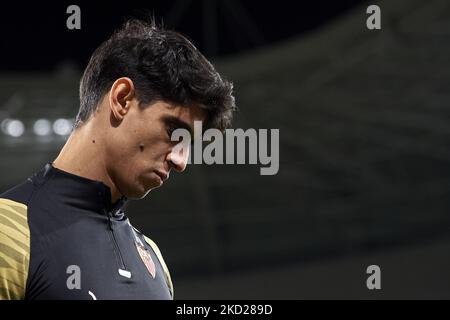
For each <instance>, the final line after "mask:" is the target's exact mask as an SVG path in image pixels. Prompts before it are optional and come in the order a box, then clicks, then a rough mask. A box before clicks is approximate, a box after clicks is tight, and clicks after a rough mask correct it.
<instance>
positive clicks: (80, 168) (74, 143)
mask: <svg viewBox="0 0 450 320" xmlns="http://www.w3.org/2000/svg"><path fill="white" fill-rule="evenodd" d="M90 122H92V121H90ZM90 122H88V123H86V124H85V125H83V126H82V127H81V128H78V129H77V130H75V131H74V132H73V133H72V134H71V135H70V137H69V139H68V140H67V142H66V144H65V145H64V147H63V148H62V150H61V152H60V153H59V155H58V157H57V158H56V159H55V160H54V161H53V166H54V167H55V168H58V169H60V170H63V171H66V172H69V173H72V174H75V175H77V176H81V177H84V178H87V179H91V180H96V181H101V182H103V183H104V184H105V185H107V186H108V187H109V188H110V189H111V200H112V202H116V201H117V200H118V199H119V198H120V197H121V194H120V193H119V191H118V190H117V187H116V186H115V185H114V183H113V181H112V179H111V177H110V176H109V174H108V171H107V167H106V162H105V157H104V151H103V148H102V140H103V137H102V136H101V135H99V134H98V133H97V134H96V133H95V132H94V130H93V125H92V124H91V123H90Z"/></svg>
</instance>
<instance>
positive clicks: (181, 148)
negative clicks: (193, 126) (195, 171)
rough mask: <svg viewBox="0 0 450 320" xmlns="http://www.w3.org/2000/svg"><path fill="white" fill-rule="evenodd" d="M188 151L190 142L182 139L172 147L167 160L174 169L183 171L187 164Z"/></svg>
mask: <svg viewBox="0 0 450 320" xmlns="http://www.w3.org/2000/svg"><path fill="white" fill-rule="evenodd" d="M189 152H190V144H189V143H186V142H183V141H182V142H180V143H178V144H177V145H175V146H174V147H173V148H172V150H171V151H170V153H169V154H168V155H167V161H168V162H169V163H170V165H171V167H173V168H174V169H175V170H176V171H178V172H183V171H184V170H185V169H186V166H187V162H188V159H189Z"/></svg>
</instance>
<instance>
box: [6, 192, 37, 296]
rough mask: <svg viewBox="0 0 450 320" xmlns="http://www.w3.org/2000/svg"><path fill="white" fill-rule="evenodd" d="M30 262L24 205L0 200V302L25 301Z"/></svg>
mask: <svg viewBox="0 0 450 320" xmlns="http://www.w3.org/2000/svg"><path fill="white" fill-rule="evenodd" d="M29 261H30V229H29V226H28V208H27V205H26V204H24V203H21V202H18V201H15V200H11V199H8V198H0V300H2V299H22V298H24V296H25V287H26V281H27V277H28V269H29Z"/></svg>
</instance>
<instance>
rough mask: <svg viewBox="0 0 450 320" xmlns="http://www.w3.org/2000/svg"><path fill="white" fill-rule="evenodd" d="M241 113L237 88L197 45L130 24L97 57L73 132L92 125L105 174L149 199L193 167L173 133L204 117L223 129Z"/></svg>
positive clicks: (121, 187) (83, 85)
mask: <svg viewBox="0 0 450 320" xmlns="http://www.w3.org/2000/svg"><path fill="white" fill-rule="evenodd" d="M234 109H235V104H234V97H233V95H232V85H231V83H229V82H227V81H225V80H223V79H222V78H221V77H220V75H219V74H218V73H217V71H216V70H215V69H214V67H213V66H212V65H211V63H209V62H208V60H207V59H206V58H205V57H204V56H203V55H202V54H201V53H200V52H199V51H198V50H197V49H196V48H195V47H194V45H193V44H192V43H191V42H189V41H188V40H187V39H186V38H185V37H183V36H182V35H180V34H179V33H177V32H174V31H169V30H162V29H160V28H158V27H156V26H155V24H154V23H150V24H147V23H144V22H142V21H137V20H131V21H128V22H127V23H126V24H125V25H124V26H123V27H122V28H121V29H119V30H117V31H116V32H115V33H114V34H113V35H112V36H111V37H110V38H109V39H108V40H107V41H105V42H104V43H103V44H101V45H100V47H98V48H97V49H96V50H95V52H94V53H93V55H92V57H91V59H90V61H89V64H88V66H87V67H86V70H85V71H84V74H83V77H82V79H81V83H80V110H79V113H78V115H77V117H76V120H75V125H74V129H75V133H76V132H77V131H80V130H83V128H85V127H88V130H89V131H90V132H95V135H96V136H98V137H101V140H100V141H101V143H102V149H101V150H102V152H103V154H102V156H103V158H104V159H103V161H104V162H105V169H106V170H107V173H108V175H109V177H110V178H111V180H112V182H113V183H114V185H115V186H116V187H117V189H118V191H119V192H120V193H121V194H122V195H125V196H127V197H129V198H142V197H144V196H145V195H146V194H147V193H148V192H149V191H150V190H151V189H153V188H156V187H158V186H160V185H161V180H160V179H162V180H165V178H166V175H167V174H168V173H169V171H170V170H171V169H172V168H173V169H175V170H177V171H180V172H181V171H183V170H184V169H185V167H186V164H187V157H188V154H187V152H184V153H183V154H180V153H179V151H177V152H175V150H180V148H175V146H176V145H177V142H173V141H171V133H172V131H173V130H175V129H177V128H180V127H181V128H183V127H185V128H186V129H188V130H190V131H192V128H193V124H194V121H199V120H200V121H203V124H204V126H206V127H214V128H218V129H221V130H224V129H225V128H227V127H228V126H229V125H230V123H231V119H232V112H233V111H234ZM93 143H94V141H93ZM181 150H183V149H181ZM184 150H185V149H184Z"/></svg>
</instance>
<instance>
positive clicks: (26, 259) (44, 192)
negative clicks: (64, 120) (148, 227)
mask: <svg viewBox="0 0 450 320" xmlns="http://www.w3.org/2000/svg"><path fill="white" fill-rule="evenodd" d="M126 201H127V199H126V198H125V197H122V198H121V199H120V200H119V201H117V202H116V203H114V204H112V203H111V192H110V189H109V187H108V186H106V185H105V184H103V183H102V182H99V181H93V180H89V179H86V178H83V177H80V176H76V175H73V174H70V173H67V172H65V171H62V170H59V169H57V168H55V167H53V166H52V164H51V163H47V164H46V165H45V166H44V167H43V168H42V169H41V170H40V171H38V172H36V173H35V174H33V175H32V176H30V178H28V179H27V180H26V181H25V182H23V183H22V184H20V185H18V186H16V187H14V188H12V189H10V190H8V191H6V192H5V193H3V194H0V299H88V300H89V299H94V300H103V299H173V286H172V281H171V278H170V274H169V271H168V269H167V267H166V264H165V263H164V260H163V258H162V255H161V252H160V251H159V249H158V247H157V246H156V244H155V243H154V242H153V241H152V240H151V239H149V238H147V237H146V236H144V235H143V234H141V233H140V232H139V231H138V230H136V229H135V228H133V227H132V226H131V224H130V222H129V220H128V218H127V216H126V215H125V213H124V205H125V203H126Z"/></svg>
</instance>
